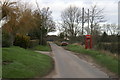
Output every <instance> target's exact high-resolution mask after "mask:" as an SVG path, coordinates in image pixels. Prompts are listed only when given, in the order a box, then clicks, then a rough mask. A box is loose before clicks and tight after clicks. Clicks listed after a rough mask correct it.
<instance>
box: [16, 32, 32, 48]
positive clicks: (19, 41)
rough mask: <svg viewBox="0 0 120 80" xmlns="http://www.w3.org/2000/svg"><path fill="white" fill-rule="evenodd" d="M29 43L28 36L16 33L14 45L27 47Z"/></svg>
mask: <svg viewBox="0 0 120 80" xmlns="http://www.w3.org/2000/svg"><path fill="white" fill-rule="evenodd" d="M29 43H30V37H29V36H26V35H21V34H17V35H16V37H15V41H14V45H15V46H20V47H22V48H25V49H26V48H28V47H29Z"/></svg>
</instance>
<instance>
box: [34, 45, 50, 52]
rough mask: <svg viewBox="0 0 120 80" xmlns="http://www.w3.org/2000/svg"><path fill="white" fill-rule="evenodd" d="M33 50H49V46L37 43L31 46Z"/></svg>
mask: <svg viewBox="0 0 120 80" xmlns="http://www.w3.org/2000/svg"><path fill="white" fill-rule="evenodd" d="M33 49H34V50H38V51H51V48H50V46H49V45H44V46H43V45H38V46H36V47H34V48H33Z"/></svg>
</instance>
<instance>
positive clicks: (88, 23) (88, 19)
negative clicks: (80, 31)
mask: <svg viewBox="0 0 120 80" xmlns="http://www.w3.org/2000/svg"><path fill="white" fill-rule="evenodd" d="M89 18H90V15H89V9H88V30H89V20H90V19H89ZM87 34H89V33H87Z"/></svg>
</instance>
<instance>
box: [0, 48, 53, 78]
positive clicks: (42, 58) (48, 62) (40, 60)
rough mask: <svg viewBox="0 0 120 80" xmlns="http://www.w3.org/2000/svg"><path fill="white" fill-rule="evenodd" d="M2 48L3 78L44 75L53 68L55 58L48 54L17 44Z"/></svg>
mask: <svg viewBox="0 0 120 80" xmlns="http://www.w3.org/2000/svg"><path fill="white" fill-rule="evenodd" d="M2 50H3V52H2V56H3V57H2V60H3V65H2V71H3V72H2V77H3V78H34V77H43V76H45V75H47V74H48V73H49V72H50V71H51V70H52V69H53V59H52V58H51V57H49V56H47V55H44V54H39V53H37V52H34V51H31V50H26V49H23V48H20V47H15V46H13V47H10V48H3V49H2Z"/></svg>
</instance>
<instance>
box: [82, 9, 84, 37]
mask: <svg viewBox="0 0 120 80" xmlns="http://www.w3.org/2000/svg"><path fill="white" fill-rule="evenodd" d="M83 29H84V7H83V8H82V35H83V31H84V30H83Z"/></svg>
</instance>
